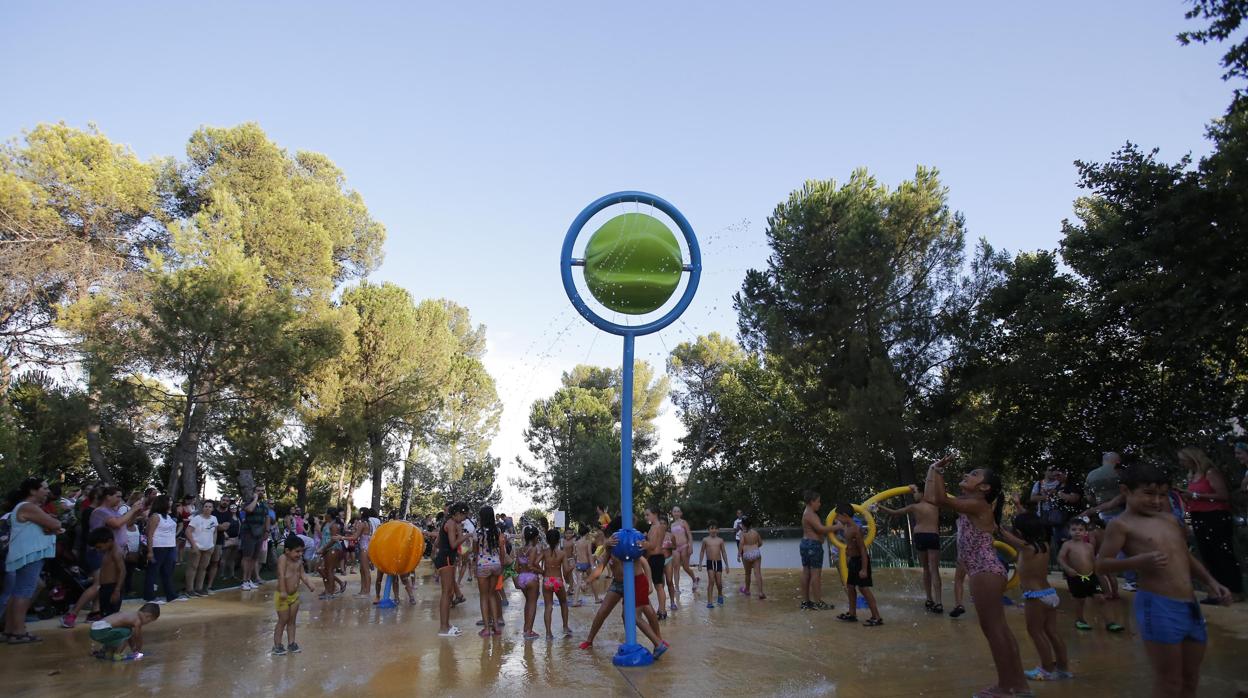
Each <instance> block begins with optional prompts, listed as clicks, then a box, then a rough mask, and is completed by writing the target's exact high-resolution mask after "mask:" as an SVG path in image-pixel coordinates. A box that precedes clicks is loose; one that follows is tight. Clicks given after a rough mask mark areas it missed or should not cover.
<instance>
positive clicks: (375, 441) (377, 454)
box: [368, 431, 386, 509]
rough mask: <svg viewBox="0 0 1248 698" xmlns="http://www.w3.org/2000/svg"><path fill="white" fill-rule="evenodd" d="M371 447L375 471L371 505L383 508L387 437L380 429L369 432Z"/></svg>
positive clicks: (370, 458)
mask: <svg viewBox="0 0 1248 698" xmlns="http://www.w3.org/2000/svg"><path fill="white" fill-rule="evenodd" d="M368 447H369V460H370V461H371V462H370V463H369V465H370V466H371V467H372V473H373V497H372V499H371V500H369V501H370V502H371V504H370V505H369V506H371V507H372V508H373V509H380V508H381V485H382V476H383V475H384V474H385V471H386V439H385V435H383V434H382V433H381V432H380V431H370V432H368Z"/></svg>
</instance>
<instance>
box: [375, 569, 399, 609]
mask: <svg viewBox="0 0 1248 698" xmlns="http://www.w3.org/2000/svg"><path fill="white" fill-rule="evenodd" d="M386 577H387V579H386V581H385V584H383V585H382V594H381V601H378V602H377V608H397V607H398V605H399V604H397V603H395V601H394V599H392V598H390V592H394V595H395V596H398V595H399V590H398V581H396V580H395V578H394V575H392V574H389V575H386Z"/></svg>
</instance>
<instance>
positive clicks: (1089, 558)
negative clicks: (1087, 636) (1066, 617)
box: [1057, 519, 1125, 633]
mask: <svg viewBox="0 0 1248 698" xmlns="http://www.w3.org/2000/svg"><path fill="white" fill-rule="evenodd" d="M1069 532H1070V538H1068V539H1067V540H1066V542H1064V543H1062V549H1061V550H1060V551H1059V552H1058V553H1057V564H1059V565H1061V567H1062V572H1064V573H1065V575H1066V589H1067V590H1068V591H1069V592H1070V597H1071V598H1072V599H1074V600H1075V629H1076V630H1091V629H1092V626H1091V625H1089V624H1088V621H1087V620H1086V619H1085V618H1084V615H1083V609H1084V606H1085V605H1086V604H1087V601H1088V598H1089V597H1091V598H1092V599H1094V600H1095V601H1096V605H1097V608H1098V609H1099V610H1100V612H1101V617H1102V618H1104V619H1105V621H1106V623H1105V629H1106V630H1108V631H1110V632H1111V633H1120V632H1122V631H1123V630H1125V628H1124V627H1123V626H1122V625H1121V624H1120V623H1119V622H1118V602H1116V601H1107V600H1106V599H1105V595H1104V594H1102V593H1101V585H1100V584H1099V583H1098V582H1097V576H1096V550H1095V548H1093V546H1092V541H1091V538H1090V536H1089V532H1088V524H1087V522H1086V521H1084V520H1083V519H1072V520H1071V522H1070V524H1069Z"/></svg>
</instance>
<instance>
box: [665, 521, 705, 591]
mask: <svg viewBox="0 0 1248 698" xmlns="http://www.w3.org/2000/svg"><path fill="white" fill-rule="evenodd" d="M683 516H684V512H682V511H681V510H680V507H672V538H674V539H675V541H676V554H675V559H674V560H673V561H672V564H673V565H676V566H677V567H676V573H675V574H674V575H672V576H673V577H674V578H675V581H676V596H677V597H679V596H680V571H681V570H682V569H683V570H684V571H685V572H686V573H687V574H688V575H689V578H690V579H692V580H693V586H694V588H695V589H696V588H697V586H698V582H700V581H702V580H701V579H700V578H698V576H697V575H695V574H694V573H693V569H692V568H690V567H689V559H690V558H691V557H693V532H692V531H691V530H690V529H689V522H687V521H685V520H684V518H683Z"/></svg>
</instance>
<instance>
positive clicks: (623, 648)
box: [611, 643, 654, 666]
mask: <svg viewBox="0 0 1248 698" xmlns="http://www.w3.org/2000/svg"><path fill="white" fill-rule="evenodd" d="M611 663H612V664H614V665H616V666H650V665H651V664H654V655H653V654H650V650H648V649H646V648H645V647H642V646H641V645H630V644H627V643H625V644H623V645H620V648H619V649H618V650H616V651H615V656H614V657H612V658H611Z"/></svg>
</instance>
